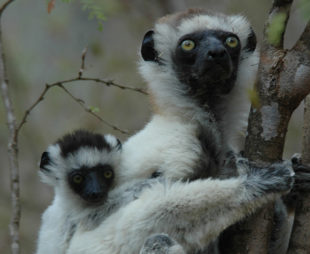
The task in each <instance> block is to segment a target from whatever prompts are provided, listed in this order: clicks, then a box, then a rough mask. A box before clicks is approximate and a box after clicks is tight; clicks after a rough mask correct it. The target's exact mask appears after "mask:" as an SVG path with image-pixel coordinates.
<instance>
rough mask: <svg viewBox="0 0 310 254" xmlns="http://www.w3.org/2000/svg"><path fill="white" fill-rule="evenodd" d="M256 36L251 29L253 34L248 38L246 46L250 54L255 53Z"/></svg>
mask: <svg viewBox="0 0 310 254" xmlns="http://www.w3.org/2000/svg"><path fill="white" fill-rule="evenodd" d="M256 44H257V42H256V35H255V33H254V31H253V29H252V28H251V32H250V33H249V36H248V39H247V44H246V46H245V47H244V49H245V50H246V51H249V52H253V51H254V50H255V48H256Z"/></svg>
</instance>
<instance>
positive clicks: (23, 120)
mask: <svg viewBox="0 0 310 254" xmlns="http://www.w3.org/2000/svg"><path fill="white" fill-rule="evenodd" d="M54 86H55V85H54ZM51 87H52V86H51V85H48V84H46V85H45V88H44V90H43V92H42V93H41V94H40V96H39V98H38V99H37V100H36V101H35V102H34V103H33V104H32V105H31V106H30V107H29V108H28V109H27V110H26V111H25V114H24V116H23V118H22V120H21V121H20V123H19V125H18V127H17V129H16V132H17V134H19V132H20V130H21V128H22V127H23V125H24V124H25V123H26V122H27V118H28V116H29V115H30V113H31V111H32V110H33V109H34V108H35V107H36V106H37V105H38V104H39V103H40V102H41V101H43V100H44V96H45V94H46V93H47V91H48V90H49V89H50V88H51Z"/></svg>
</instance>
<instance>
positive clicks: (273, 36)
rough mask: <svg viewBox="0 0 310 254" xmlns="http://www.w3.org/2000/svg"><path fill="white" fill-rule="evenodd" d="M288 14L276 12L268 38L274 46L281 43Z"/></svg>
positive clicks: (268, 30)
mask: <svg viewBox="0 0 310 254" xmlns="http://www.w3.org/2000/svg"><path fill="white" fill-rule="evenodd" d="M286 19H287V16H286V14H285V13H278V14H276V15H275V16H274V17H273V18H272V20H271V22H270V24H269V27H268V29H267V40H268V41H269V43H270V44H272V45H273V46H275V47H276V46H279V45H280V43H281V39H282V35H283V32H284V29H285V22H286Z"/></svg>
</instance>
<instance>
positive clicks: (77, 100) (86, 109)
mask: <svg viewBox="0 0 310 254" xmlns="http://www.w3.org/2000/svg"><path fill="white" fill-rule="evenodd" d="M58 86H59V87H60V88H62V89H63V90H64V91H65V92H66V93H67V94H68V95H69V96H70V97H71V98H72V99H73V100H74V101H76V102H77V103H78V104H79V105H80V106H81V107H82V108H83V109H84V110H85V111H86V112H87V113H89V114H91V115H92V116H94V117H96V118H97V119H98V120H99V121H101V122H103V123H104V124H106V125H108V126H109V127H111V128H112V129H113V130H116V131H119V132H121V133H123V134H127V135H128V134H129V132H128V131H127V130H122V129H120V128H119V127H117V126H116V125H113V124H111V123H109V122H107V121H106V120H104V119H103V118H102V117H100V116H99V115H97V114H96V113H95V112H94V111H93V110H92V109H91V108H89V107H87V106H86V105H85V102H84V101H83V100H82V99H80V98H77V97H75V96H74V95H73V94H72V93H70V92H69V91H68V89H66V88H65V87H64V86H63V85H62V84H59V85H58Z"/></svg>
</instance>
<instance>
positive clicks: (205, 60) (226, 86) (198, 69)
mask: <svg viewBox="0 0 310 254" xmlns="http://www.w3.org/2000/svg"><path fill="white" fill-rule="evenodd" d="M188 40H189V41H190V42H192V43H193V44H194V47H193V48H192V49H190V50H186V49H184V48H183V47H182V44H183V43H184V41H188ZM239 54H240V42H239V38H238V37H237V35H235V34H233V33H229V32H224V31H220V30H204V31H198V32H194V33H191V34H187V35H185V36H183V37H182V38H180V40H179V42H178V45H177V47H176V49H175V52H174V54H173V55H172V59H173V62H174V68H175V71H176V73H177V76H178V78H179V80H180V81H181V82H182V83H184V84H186V85H188V87H189V90H190V93H191V94H192V95H199V96H200V95H202V94H204V95H205V96H207V95H208V94H212V96H214V95H221V94H227V93H229V92H230V91H231V89H232V88H233V85H234V82H235V79H236V74H237V69H238V61H239Z"/></svg>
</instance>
